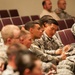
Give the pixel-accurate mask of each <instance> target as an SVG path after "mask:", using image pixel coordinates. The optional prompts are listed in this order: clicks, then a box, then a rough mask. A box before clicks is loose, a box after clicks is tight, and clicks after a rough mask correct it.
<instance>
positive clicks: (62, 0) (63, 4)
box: [55, 0, 73, 19]
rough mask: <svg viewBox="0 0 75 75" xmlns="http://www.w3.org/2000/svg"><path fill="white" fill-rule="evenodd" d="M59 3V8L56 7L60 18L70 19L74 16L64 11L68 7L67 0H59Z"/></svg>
mask: <svg viewBox="0 0 75 75" xmlns="http://www.w3.org/2000/svg"><path fill="white" fill-rule="evenodd" d="M57 5H58V9H55V13H56V14H57V15H58V16H59V17H60V19H69V18H72V17H73V16H71V15H69V14H68V13H67V12H65V11H64V10H65V9H66V0H58V2H57Z"/></svg>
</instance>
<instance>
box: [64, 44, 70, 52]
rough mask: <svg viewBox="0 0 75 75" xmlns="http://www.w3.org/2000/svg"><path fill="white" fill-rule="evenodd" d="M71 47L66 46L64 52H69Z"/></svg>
mask: <svg viewBox="0 0 75 75" xmlns="http://www.w3.org/2000/svg"><path fill="white" fill-rule="evenodd" d="M70 48H71V46H70V45H66V46H64V47H63V51H64V52H67V51H68V50H70Z"/></svg>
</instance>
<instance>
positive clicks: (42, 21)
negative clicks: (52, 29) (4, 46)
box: [39, 15, 53, 26]
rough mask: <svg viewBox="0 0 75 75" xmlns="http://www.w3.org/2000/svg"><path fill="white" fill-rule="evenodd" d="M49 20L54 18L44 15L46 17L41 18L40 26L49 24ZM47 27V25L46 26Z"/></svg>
mask: <svg viewBox="0 0 75 75" xmlns="http://www.w3.org/2000/svg"><path fill="white" fill-rule="evenodd" d="M49 19H53V17H52V16H50V15H44V16H42V17H41V18H40V20H39V21H40V25H42V26H43V25H44V23H47V22H48V20H49ZM44 26H45V25H44Z"/></svg>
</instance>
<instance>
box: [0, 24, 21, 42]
mask: <svg viewBox="0 0 75 75" xmlns="http://www.w3.org/2000/svg"><path fill="white" fill-rule="evenodd" d="M15 29H16V30H20V29H19V28H18V27H17V26H15V25H6V26H4V27H3V28H2V30H1V35H2V38H3V40H4V43H6V41H7V38H9V37H10V38H13V37H14V34H13V31H14V30H15Z"/></svg>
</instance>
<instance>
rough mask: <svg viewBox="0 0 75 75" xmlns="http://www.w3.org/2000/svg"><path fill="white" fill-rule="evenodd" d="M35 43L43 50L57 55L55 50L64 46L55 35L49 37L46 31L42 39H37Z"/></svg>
mask: <svg viewBox="0 0 75 75" xmlns="http://www.w3.org/2000/svg"><path fill="white" fill-rule="evenodd" d="M35 43H36V45H37V46H39V47H40V48H41V49H42V50H43V52H45V53H47V54H51V55H55V51H56V50H57V49H59V48H62V47H63V46H64V45H63V44H62V43H61V41H59V40H58V39H57V37H56V36H55V35H54V36H53V37H52V38H49V37H48V36H47V35H46V33H45V32H44V33H43V35H42V37H41V38H40V39H38V40H35Z"/></svg>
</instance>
